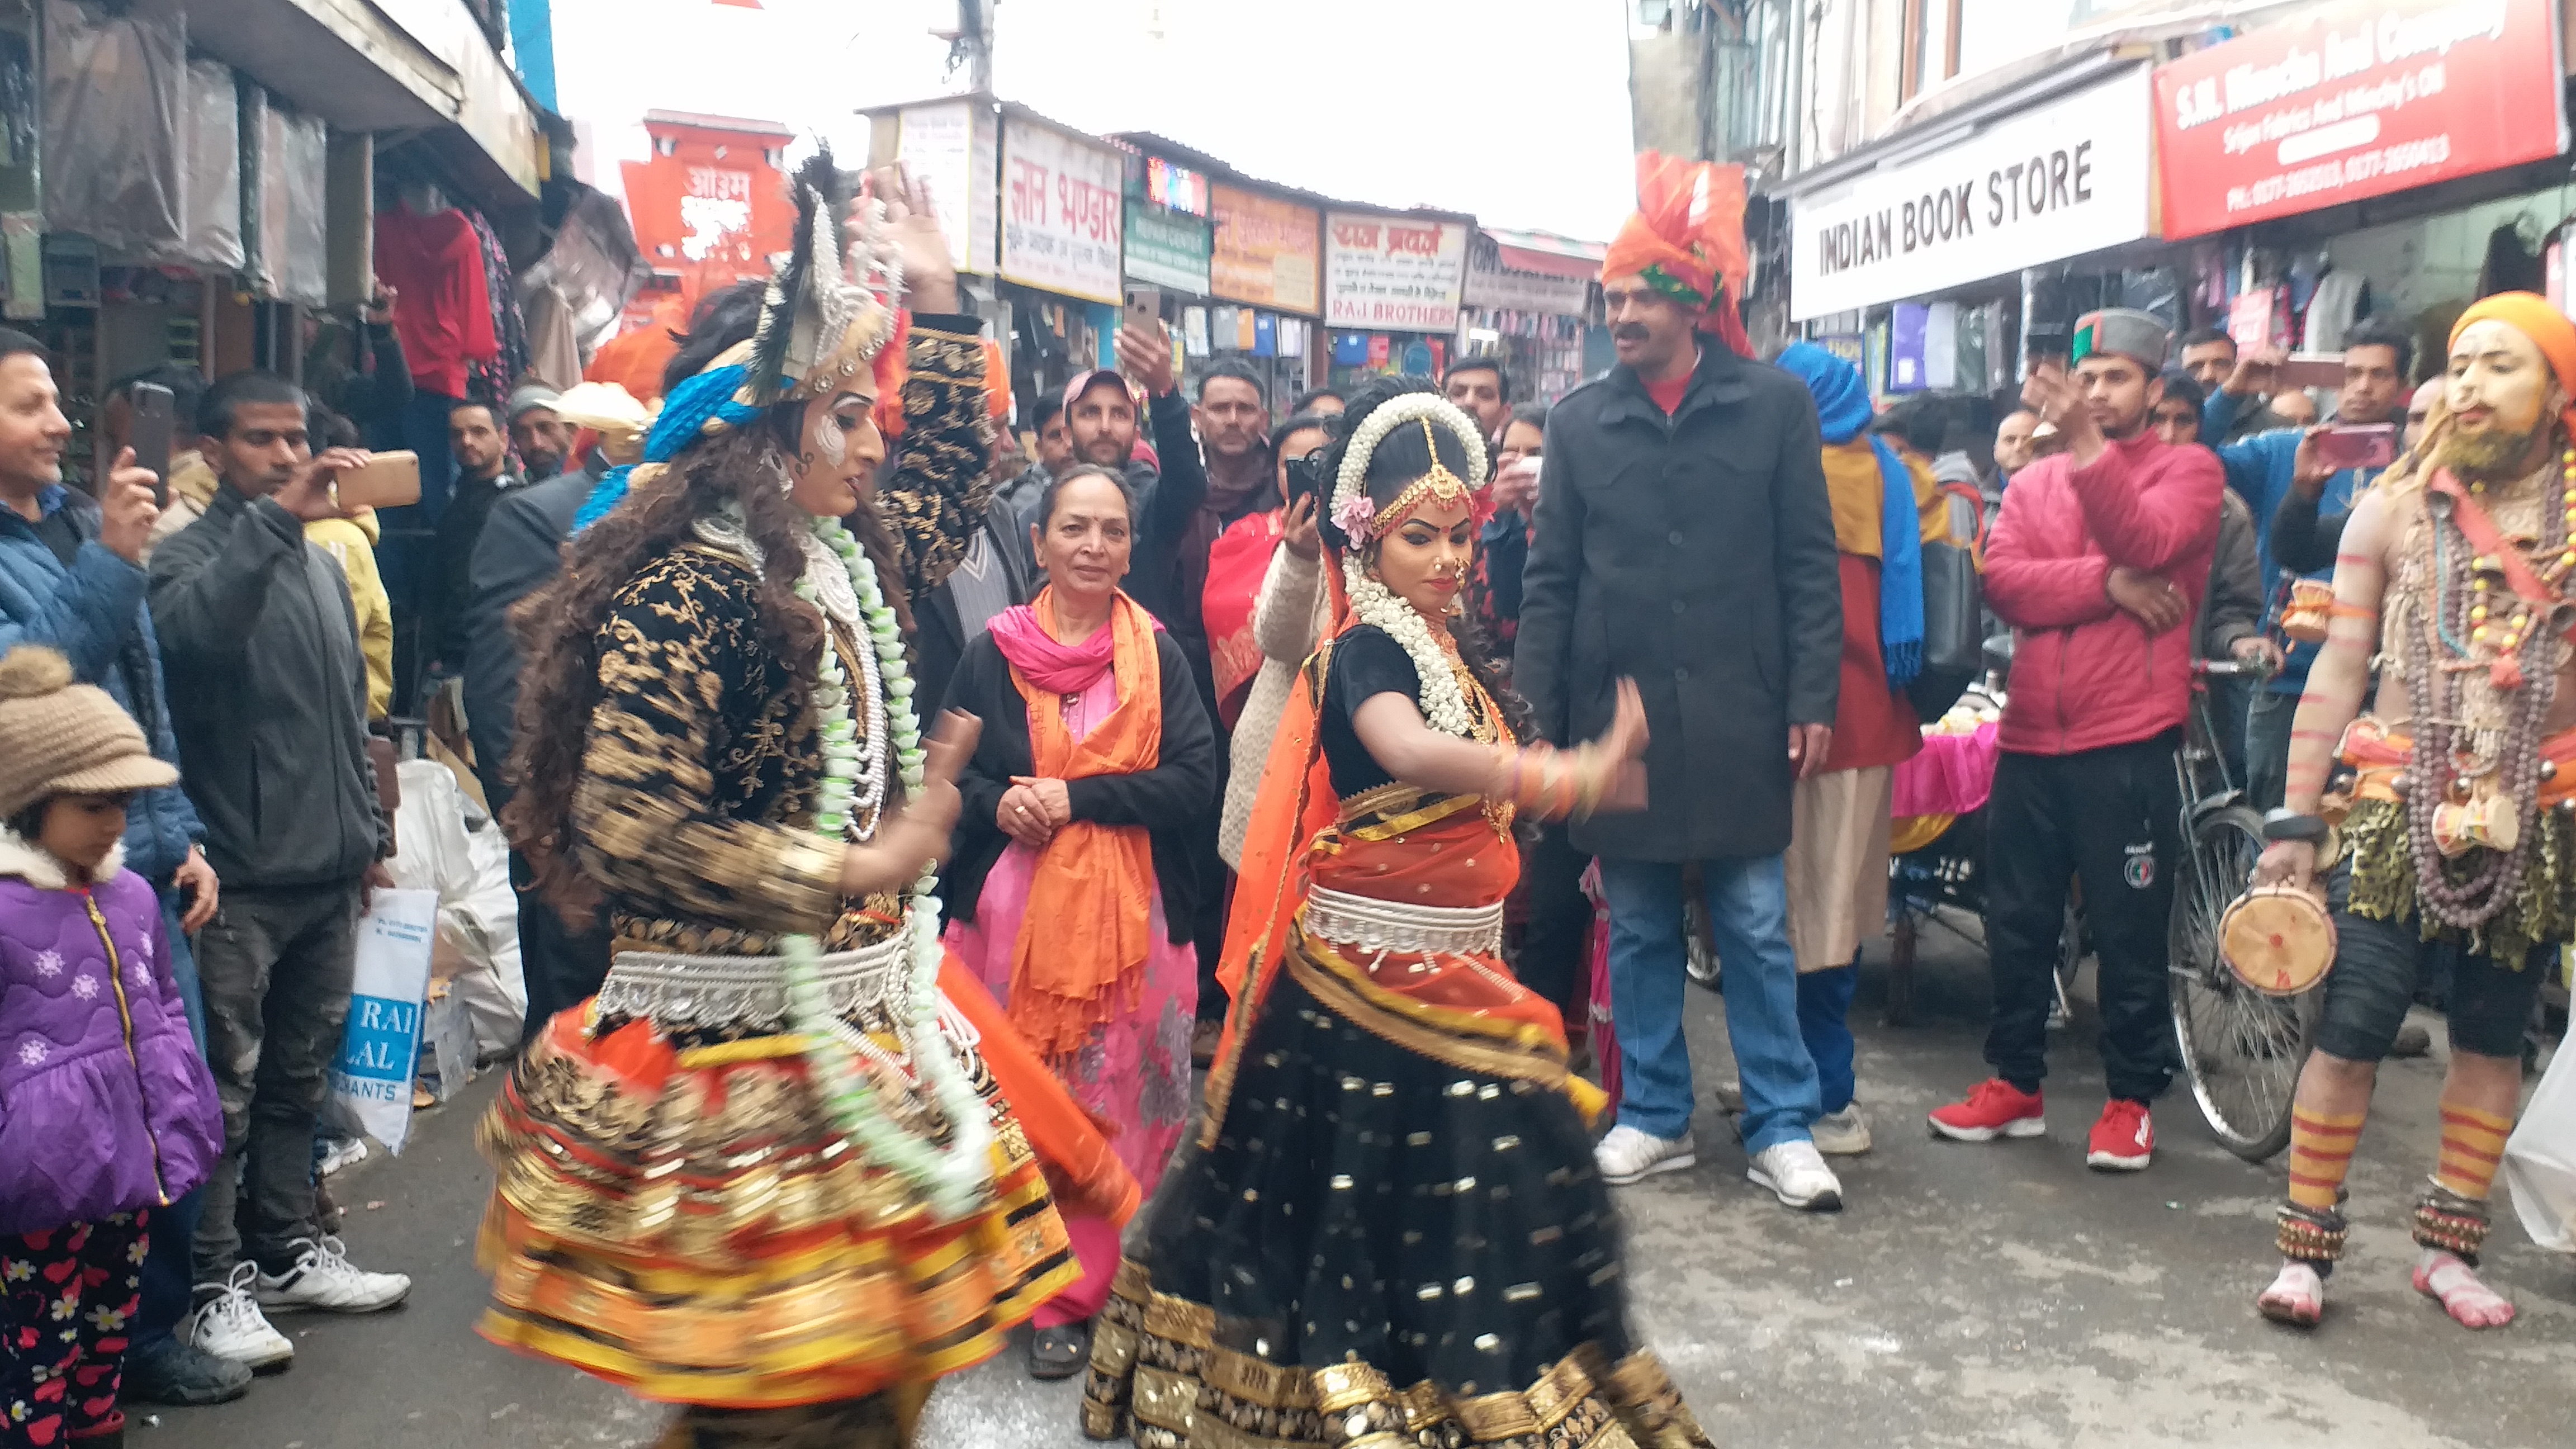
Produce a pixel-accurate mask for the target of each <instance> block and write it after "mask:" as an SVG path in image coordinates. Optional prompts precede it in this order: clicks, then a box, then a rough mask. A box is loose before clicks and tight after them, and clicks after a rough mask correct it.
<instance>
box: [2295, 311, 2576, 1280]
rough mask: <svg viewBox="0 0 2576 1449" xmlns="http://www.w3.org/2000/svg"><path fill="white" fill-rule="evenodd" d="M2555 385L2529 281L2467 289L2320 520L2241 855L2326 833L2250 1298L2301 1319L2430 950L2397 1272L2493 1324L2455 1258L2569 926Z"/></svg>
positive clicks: (2475, 1239) (2299, 854)
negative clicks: (2390, 441) (2268, 814)
mask: <svg viewBox="0 0 2576 1449" xmlns="http://www.w3.org/2000/svg"><path fill="white" fill-rule="evenodd" d="M2571 394H2576V325H2571V324H2570V323H2569V321H2568V320H2567V318H2566V317H2564V316H2562V315H2560V313H2559V312H2558V310H2557V309H2556V308H2554V307H2552V306H2551V305H2550V304H2549V303H2548V302H2546V301H2544V300H2543V299H2541V298H2539V297H2536V296H2533V295H2532V294H2531V293H2529V292H2509V293H2504V294H2501V295H2498V296H2494V297H2488V298H2486V299H2484V300H2482V301H2480V302H2478V303H2477V304H2476V305H2475V306H2472V307H2471V308H2469V309H2468V311H2466V312H2464V313H2462V314H2461V317H2460V320H2459V323H2458V325H2457V326H2455V327H2454V328H2453V329H2452V331H2451V352H2450V367H2449V375H2448V377H2447V378H2446V379H2445V381H2444V387H2443V392H2442V397H2441V400H2440V402H2439V403H2437V404H2436V405H2435V408H2434V410H2433V413H2432V417H2431V419H2430V423H2429V426H2428V427H2427V429H2426V432H2425V435H2424V438H2423V441H2422V443H2421V444H2420V445H2419V446H2418V447H2417V448H2416V449H2415V450H2414V452H2413V454H2412V455H2411V457H2410V458H2409V460H2408V461H2407V462H2406V463H2404V464H2401V465H2400V466H2399V467H2397V468H2394V469H2391V470H2390V471H2389V473H2388V474H2387V475H2386V476H2384V477H2382V478H2381V479H2380V480H2379V482H2378V484H2377V486H2375V487H2373V488H2372V489H2371V490H2370V492H2369V493H2367V494H2365V495H2364V496H2363V497H2362V498H2361V499H2360V501H2359V502H2358V503H2356V504H2355V505H2354V508H2353V511H2352V518H2351V522H2350V523H2349V524H2347V525H2346V527H2345V529H2344V533H2343V541H2342V545H2341V552H2340V553H2339V554H2338V556H2337V558H2336V561H2335V581H2334V589H2335V600H2334V606H2333V612H2332V614H2331V616H2330V621H2329V625H2328V629H2327V634H2326V644H2325V649H2324V652H2323V653H2322V654H2320V655H2319V656H2318V659H2317V662H2316V667H2315V669H2314V670H2313V671H2312V672H2311V673H2310V674H2309V675H2308V687H2307V692H2306V693H2305V694H2304V695H2303V696H2302V697H2301V698H2300V701H2299V712H2298V716H2297V721H2296V724H2295V725H2294V727H2293V732H2292V734H2291V739H2290V773H2289V792H2288V801H2287V805H2286V808H2285V809H2283V810H2282V811H2278V812H2275V814H2274V816H2273V817H2272V818H2271V819H2270V820H2268V821H2267V822H2266V824H2265V829H2264V833H2265V834H2266V835H2267V836H2269V837H2270V838H2271V839H2272V841H2273V844H2272V845H2271V846H2269V847H2268V848H2267V849H2266V850H2265V851H2264V853H2263V859H2262V863H2261V865H2260V866H2259V867H2257V869H2256V871H2255V879H2256V881H2257V882H2258V883H2262V884H2283V883H2286V884H2290V885H2295V886H2301V887H2305V886H2307V885H2308V884H2309V883H2310V882H2311V881H2312V880H2313V879H2314V878H2315V877H2316V876H2317V874H2318V872H2319V867H2320V860H2319V854H2320V850H2319V847H2320V845H2321V844H2322V843H2326V842H2329V841H2331V842H2332V845H2330V846H2329V849H2330V851H2331V853H2332V854H2333V856H2334V857H2335V858H2333V859H2331V860H2329V861H2326V862H2324V866H2325V875H2326V887H2327V899H2328V903H2329V905H2330V907H2331V908H2332V910H2333V912H2334V922H2335V928H2336V931H2337V934H2338V940H2337V944H2336V950H2335V964H2334V970H2333V971H2332V972H2331V973H2330V974H2329V975H2328V976H2327V977H2326V983H2325V1010H2324V1017H2323V1020H2322V1021H2321V1023H2320V1024H2319V1026H2318V1029H2317V1035H2316V1050H2315V1053H2314V1054H2313V1055H2312V1056H2310V1057H2309V1059H2308V1062H2307V1066H2306V1068H2305V1069H2304V1070H2303V1071H2302V1072H2301V1073H2300V1076H2299V1088H2298V1096H2297V1099H2296V1101H2295V1103H2294V1105H2293V1109H2292V1115H2291V1122H2290V1191H2289V1200H2288V1201H2287V1202H2285V1203H2283V1204H2282V1206H2281V1209H2280V1213H2279V1219H2278V1221H2279V1242H2280V1249H2281V1255H2282V1258H2283V1260H2284V1261H2283V1263H2282V1265H2281V1271H2280V1275H2279V1276H2278V1277H2276V1278H2274V1279H2273V1280H2272V1285H2271V1286H2270V1287H2269V1288H2267V1289H2265V1290H2264V1291H2263V1294H2262V1296H2261V1297H2260V1298H2259V1299H2258V1300H2257V1305H2258V1306H2259V1307H2260V1309H2261V1310H2262V1313H2263V1315H2264V1316H2265V1317H2267V1318H2271V1319H2275V1320H2277V1321H2279V1322H2283V1323H2290V1324H2296V1325H2300V1326H2307V1325H2312V1324H2314V1323H2315V1322H2316V1321H2317V1319H2318V1317H2319V1315H2320V1314H2321V1313H2322V1312H2323V1311H2324V1308H2325V1278H2326V1276H2327V1275H2328V1274H2329V1273H2331V1272H2332V1271H2333V1269H2334V1264H2335V1260H2336V1259H2337V1258H2338V1257H2340V1256H2341V1255H2342V1253H2343V1247H2344V1235H2345V1226H2344V1217H2343V1214H2342V1211H2341V1199H2342V1196H2343V1191H2342V1189H2343V1182H2344V1177H2345V1174H2346V1173H2347V1172H2348V1171H2349V1170H2350V1169H2351V1166H2352V1154H2353V1149H2354V1147H2355V1146H2356V1145H2358V1143H2359V1141H2360V1138H2361V1129H2362V1124H2363V1122H2364V1121H2365V1120H2366V1119H2367V1118H2368V1116H2369V1112H2370V1093H2371V1086H2372V1083H2373V1081H2374V1079H2375V1077H2376V1074H2377V1072H2378V1066H2379V1060H2380V1058H2381V1057H2382V1056H2384V1055H2386V1053H2387V1050H2388V1046H2389V1042H2390V1040H2391V1039H2392V1038H2393V1037H2394V1036H2395V1035H2396V1033H2397V1028H2398V1026H2399V1024H2400V1023H2401V1022H2403V1021H2404V1019H2405V1016H2406V1007H2407V1002H2408V1000H2409V999H2410V998H2411V997H2412V995H2413V993H2414V990H2415V987H2416V982H2417V980H2418V979H2419V977H2420V976H2421V975H2422V974H2423V972H2424V970H2425V967H2426V966H2427V965H2428V964H2430V963H2431V962H2433V961H2434V960H2435V958H2436V953H2442V952H2447V953H2449V954H2450V956H2451V960H2452V976H2451V990H2450V999H2449V1012H2450V1028H2451V1067H2450V1075H2449V1077H2448V1079H2447V1080H2446V1081H2445V1082H2444V1083H2443V1084H2442V1140H2441V1151H2440V1156H2439V1159H2438V1163H2437V1166H2436V1167H2435V1169H2434V1172H2433V1176H2432V1179H2431V1181H2430V1182H2429V1183H2427V1184H2426V1186H2425V1189H2424V1192H2423V1194H2422V1196H2421V1197H2420V1198H2418V1199H2417V1201H2416V1205H2415V1213H2414V1233H2415V1241H2416V1244H2417V1245H2418V1247H2419V1249H2420V1251H2419V1253H2418V1254H2417V1257H2416V1261H2415V1268H2414V1281H2415V1286H2416V1288H2417V1290H2418V1291H2420V1292H2422V1293H2424V1294H2426V1295H2427V1296H2430V1297H2433V1298H2436V1299H2439V1300H2440V1301H2441V1304H2442V1306H2443V1308H2444V1309H2446V1310H2447V1311H2448V1312H2449V1313H2450V1315H2451V1317H2452V1318H2454V1319H2456V1320H2457V1321H2459V1322H2460V1323H2461V1324H2463V1325H2464V1326H2466V1327H2470V1328H2495V1327H2500V1326H2502V1325H2504V1324H2506V1323H2508V1322H2510V1321H2512V1318H2513V1311H2514V1310H2513V1305H2512V1304H2511V1303H2509V1302H2507V1301H2506V1300H2505V1299H2504V1297H2503V1296H2502V1295H2500V1294H2498V1293H2496V1292H2494V1291H2493V1290H2492V1289H2490V1288H2488V1287H2487V1286H2486V1285H2485V1284H2484V1283H2482V1282H2480V1281H2479V1279H2478V1276H2477V1265H2478V1249H2479V1247H2480V1245H2481V1244H2482V1243H2484V1241H2485V1240H2486V1235H2487V1223H2488V1214H2487V1193H2488V1190H2489V1188H2490V1187H2492V1186H2493V1184H2494V1182H2495V1175H2496V1167H2497V1165H2498V1163H2499V1162H2500V1160H2501V1159H2502V1157H2503V1155H2504V1143H2505V1137H2506V1134H2508V1133H2509V1132H2511V1131H2512V1129H2513V1114H2514V1106H2515V1101H2516V1098H2517V1096H2518V1094H2519V1091H2520V1088H2521V1085H2522V1060H2521V1057H2522V1034H2523V1028H2524V1026H2525V1024H2526V1023H2527V1022H2528V1021H2529V1020H2530V1017H2531V1009H2532V1003H2533V1000H2534V999H2535V997H2536V996H2537V994H2538V992H2539V989H2540V985H2541V982H2542V980H2543V979H2544V978H2545V977H2546V975H2547V974H2548V971H2549V969H2550V965H2551V963H2553V962H2554V961H2555V960H2556V959H2557V951H2558V947H2559V945H2560V943H2562V942H2564V941H2566V940H2567V939H2568V937H2569V935H2570V923H2571V920H2576V803H2571V801H2576V689H2571V688H2569V675H2570V672H2571V671H2570V663H2569V659H2570V653H2571V650H2570V646H2569V642H2568V637H2567V636H2568V630H2569V628H2570V627H2571V625H2576V606H2571V604H2570V603H2569V602H2568V596H2569V586H2570V585H2571V583H2576V578H2571V575H2576V545H2571V542H2570V538H2569V532H2570V526H2571V525H2576V408H2571V406H2570V401H2569V399H2570V396H2571ZM2374 668H2376V669H2377V671H2378V676H2379V687H2378V693H2377V695H2376V696H2375V698H2373V699H2372V701H2371V708H2370V711H2369V712H2368V713H2363V712H2362V708H2361V706H2362V696H2363V694H2364V692H2365V691H2366V690H2367V689H2368V688H2369V686H2370V680H2371V673H2372V670H2373V669H2374ZM2338 762H2340V766H2339V765H2338ZM2330 820H2331V821H2334V822H2336V823H2335V825H2334V828H2333V829H2332V831H2331V832H2330V831H2329V829H2328V822H2329V821H2330Z"/></svg>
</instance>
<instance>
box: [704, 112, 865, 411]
mask: <svg viewBox="0 0 2576 1449" xmlns="http://www.w3.org/2000/svg"><path fill="white" fill-rule="evenodd" d="M791 186H792V189H793V193H794V195H795V198H796V234H795V242H794V246H793V248H792V249H791V250H790V251H789V252H788V254H787V260H786V262H785V263H784V264H783V265H781V266H780V267H779V269H778V271H777V273H776V274H775V275H773V276H772V277H771V278H770V279H769V292H768V295H766V296H765V297H763V298H762V299H761V304H760V330H759V332H757V333H756V334H754V335H753V337H752V339H751V356H750V359H749V361H748V363H747V372H748V376H747V377H746V378H745V380H744V383H743V390H742V401H744V402H747V403H751V404H753V405H754V406H763V405H766V404H769V403H773V402H785V401H787V400H789V399H791V398H798V397H812V396H814V395H816V394H817V393H820V392H821V391H822V390H823V389H824V388H825V387H827V386H829V385H830V384H831V382H832V381H833V380H835V379H837V378H847V377H851V376H855V375H856V374H857V372H858V370H859V369H860V368H861V367H863V366H865V365H867V363H868V362H869V361H870V360H871V359H873V358H874V357H875V356H876V355H877V352H878V350H879V349H881V348H883V347H884V346H885V343H886V339H887V338H888V337H889V336H891V335H892V333H893V330H894V302H895V298H896V297H897V296H898V295H899V294H900V293H901V292H902V290H903V265H902V262H901V261H900V259H899V256H898V254H897V253H896V251H895V249H894V247H893V245H892V244H891V242H890V240H889V239H888V237H887V236H886V229H885V204H884V203H883V202H881V201H878V200H876V199H874V198H868V199H867V200H865V201H859V202H856V205H857V206H858V207H861V208H863V210H862V211H861V213H860V214H859V217H858V220H859V223H860V226H859V234H858V235H857V236H855V237H852V238H851V239H850V241H849V243H848V252H847V254H846V260H845V259H844V253H843V251H842V246H843V243H842V237H843V235H844V234H845V232H846V231H847V229H848V227H849V224H850V221H851V219H852V214H853V204H854V200H855V198H854V196H853V193H852V191H851V189H850V186H849V183H848V182H847V181H846V180H844V179H843V178H842V175H841V170H840V168H839V167H838V166H836V165H834V164H833V163H832V148H831V147H830V146H828V145H818V146H817V147H816V148H815V151H814V154H813V155H812V156H810V157H808V158H806V161H805V164H804V165H802V166H799V167H797V168H796V175H795V178H794V180H793V181H792V182H791Z"/></svg>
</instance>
